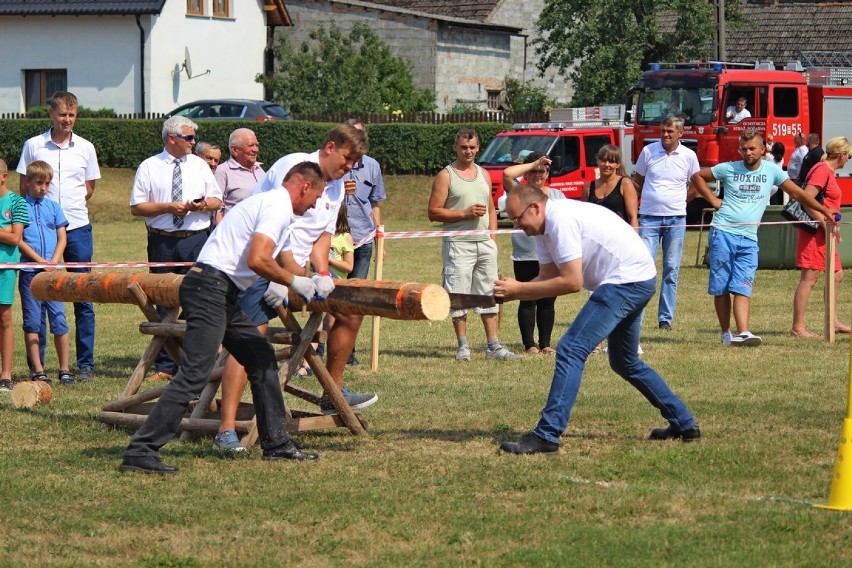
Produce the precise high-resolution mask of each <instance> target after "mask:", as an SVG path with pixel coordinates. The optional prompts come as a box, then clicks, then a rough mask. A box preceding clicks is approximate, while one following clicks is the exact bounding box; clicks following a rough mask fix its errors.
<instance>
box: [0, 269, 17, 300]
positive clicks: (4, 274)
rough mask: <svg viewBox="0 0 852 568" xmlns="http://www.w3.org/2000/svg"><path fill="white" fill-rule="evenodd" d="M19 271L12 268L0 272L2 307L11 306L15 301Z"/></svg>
mask: <svg viewBox="0 0 852 568" xmlns="http://www.w3.org/2000/svg"><path fill="white" fill-rule="evenodd" d="M17 276H18V271H17V270H15V269H12V268H5V269H3V270H0V306H11V305H12V302H13V301H14V300H15V280H16V279H17Z"/></svg>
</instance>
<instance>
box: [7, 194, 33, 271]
mask: <svg viewBox="0 0 852 568" xmlns="http://www.w3.org/2000/svg"><path fill="white" fill-rule="evenodd" d="M29 224H30V214H29V212H28V211H27V202H26V201H24V198H23V197H21V196H20V195H18V194H17V193H15V192H13V191H8V192H7V193H6V195H4V196H3V197H0V229H5V228H6V227H9V226H10V225H23V226H24V227H28V226H29ZM20 259H21V251H20V250H19V249H18V247H17V245H10V244H6V243H0V262H18V261H19V260H20Z"/></svg>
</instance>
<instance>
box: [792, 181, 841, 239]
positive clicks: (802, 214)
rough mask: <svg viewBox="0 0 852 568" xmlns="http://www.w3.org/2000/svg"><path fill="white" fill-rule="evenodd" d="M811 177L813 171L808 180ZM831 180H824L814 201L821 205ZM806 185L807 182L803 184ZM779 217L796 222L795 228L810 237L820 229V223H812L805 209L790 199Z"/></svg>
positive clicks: (811, 218) (812, 220)
mask: <svg viewBox="0 0 852 568" xmlns="http://www.w3.org/2000/svg"><path fill="white" fill-rule="evenodd" d="M811 175H813V169H812V170H811V172H810V173H809V174H808V178H809V179H810V177H811ZM830 179H831V177H829V178H828V179H826V180H825V185H824V186H823V187H822V189H820V190H819V192H818V193H817V194H816V200H817V201H818V202H819V203H820V204H822V202H823V200H824V199H825V193H826V190H827V189H828V182H829V180H830ZM805 183H806V184H807V182H805ZM781 216H782V217H784V218H785V219H787V220H788V221H796V222H797V224H796V228H797V229H802V230H803V231H807V232H808V233H811V234H812V235H815V234H816V232H817V231H819V230H820V228H821V223H820V222H819V221H814V219H813V217H811V216H810V215H808V212H807V211H805V208H804V207H802V204H801V203H799V202H798V201H796V200H795V199H791V200H790V201H788V202H787V204H786V205H784V208H783V209H781Z"/></svg>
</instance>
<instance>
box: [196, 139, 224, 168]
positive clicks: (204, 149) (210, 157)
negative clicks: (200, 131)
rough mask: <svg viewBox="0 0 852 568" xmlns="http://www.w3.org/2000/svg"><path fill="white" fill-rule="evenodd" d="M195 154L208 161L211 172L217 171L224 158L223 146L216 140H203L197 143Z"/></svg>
mask: <svg viewBox="0 0 852 568" xmlns="http://www.w3.org/2000/svg"><path fill="white" fill-rule="evenodd" d="M194 154H195V155H196V156H198V157H199V158H201V159H202V160H204V161H205V162H207V165H208V166H210V171H211V172H214V173H215V172H216V168H218V167H219V162H220V161H221V160H222V148H220V147H219V145H218V144H216V143H215V142H209V141H207V140H201V141H200V142H197V143H196V144H195V151H194Z"/></svg>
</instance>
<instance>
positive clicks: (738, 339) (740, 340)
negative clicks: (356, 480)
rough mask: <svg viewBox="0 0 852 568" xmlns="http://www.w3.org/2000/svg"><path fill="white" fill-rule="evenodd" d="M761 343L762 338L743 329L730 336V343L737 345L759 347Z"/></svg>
mask: <svg viewBox="0 0 852 568" xmlns="http://www.w3.org/2000/svg"><path fill="white" fill-rule="evenodd" d="M761 343H763V340H762V339H760V337H758V336H757V335H754V334H753V333H752V332H750V331H744V332H742V333H741V334H739V335H736V336H734V337H732V338H731V345H736V346H737V347H759V346H760V344H761Z"/></svg>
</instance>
